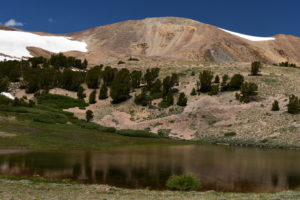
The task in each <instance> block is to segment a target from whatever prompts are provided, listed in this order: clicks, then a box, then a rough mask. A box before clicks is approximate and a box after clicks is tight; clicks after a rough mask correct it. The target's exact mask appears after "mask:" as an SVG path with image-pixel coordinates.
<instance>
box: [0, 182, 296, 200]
mask: <svg viewBox="0 0 300 200" xmlns="http://www.w3.org/2000/svg"><path fill="white" fill-rule="evenodd" d="M220 198H222V199H235V200H237V199H239V200H244V199H253V200H256V199H265V200H271V199H281V198H284V199H299V198H300V192H298V191H283V192H278V193H222V192H216V191H207V192H180V191H153V190H151V191H150V190H146V189H142V190H133V189H122V188H117V187H110V186H107V185H98V184H94V185H85V184H70V183H51V182H39V181H31V180H26V179H25V180H9V179H3V178H0V199H22V200H32V199H44V200H48V199H51V200H56V199H57V200H59V199H76V200H89V199H107V200H112V199H122V200H127V199H128V200H129V199H139V200H146V199H147V200H148V199H150V200H152V199H153V200H160V199H168V200H169V199H174V200H196V199H197V200H198V199H205V200H219V199H220Z"/></svg>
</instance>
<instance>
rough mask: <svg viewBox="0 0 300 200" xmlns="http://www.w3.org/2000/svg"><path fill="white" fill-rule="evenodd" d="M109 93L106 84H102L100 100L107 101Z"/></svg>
mask: <svg viewBox="0 0 300 200" xmlns="http://www.w3.org/2000/svg"><path fill="white" fill-rule="evenodd" d="M107 91H108V89H107V86H106V85H105V84H102V86H101V88H100V93H99V99H107V98H108V95H107Z"/></svg>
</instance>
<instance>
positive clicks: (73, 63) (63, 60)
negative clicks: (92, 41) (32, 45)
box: [23, 53, 88, 69]
mask: <svg viewBox="0 0 300 200" xmlns="http://www.w3.org/2000/svg"><path fill="white" fill-rule="evenodd" d="M23 62H24V61H23ZM28 62H29V63H30V64H31V66H32V67H33V68H36V67H38V66H41V67H43V68H46V67H49V66H52V67H54V68H56V69H63V68H70V67H74V68H78V69H86V68H87V66H88V62H87V60H86V59H84V60H83V61H82V60H81V59H76V58H75V57H72V56H65V55H64V54H62V53H59V54H52V55H51V57H50V58H49V59H47V58H44V57H42V56H40V57H32V58H29V59H28Z"/></svg>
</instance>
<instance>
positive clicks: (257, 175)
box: [0, 145, 300, 192]
mask: <svg viewBox="0 0 300 200" xmlns="http://www.w3.org/2000/svg"><path fill="white" fill-rule="evenodd" d="M299 156H300V152H297V151H288V150H262V149H255V148H233V147H221V146H209V145H208V146H171V147H135V148H124V149H113V150H109V151H101V152H23V153H21V152H5V153H4V152H2V153H1V152H0V172H1V173H2V174H10V175H26V176H34V175H40V176H44V177H54V178H72V179H74V180H78V181H81V182H85V183H102V184H109V185H114V186H118V187H127V188H146V187H147V188H150V189H164V188H165V182H166V180H167V179H168V177H169V176H171V175H173V174H182V173H194V174H196V175H197V176H198V177H199V179H200V180H201V182H202V184H203V186H204V187H203V190H209V189H213V190H218V191H239V192H241V191H242V192H245V191H248V192H250V191H255V192H263V191H269V192H270V191H279V190H284V189H295V188H297V187H299V186H300V162H299V161H298V158H299Z"/></svg>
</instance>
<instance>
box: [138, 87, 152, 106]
mask: <svg viewBox="0 0 300 200" xmlns="http://www.w3.org/2000/svg"><path fill="white" fill-rule="evenodd" d="M134 103H135V104H137V105H142V106H147V105H149V104H150V101H149V99H148V98H147V88H143V89H142V92H141V94H139V95H136V96H135V98H134Z"/></svg>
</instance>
